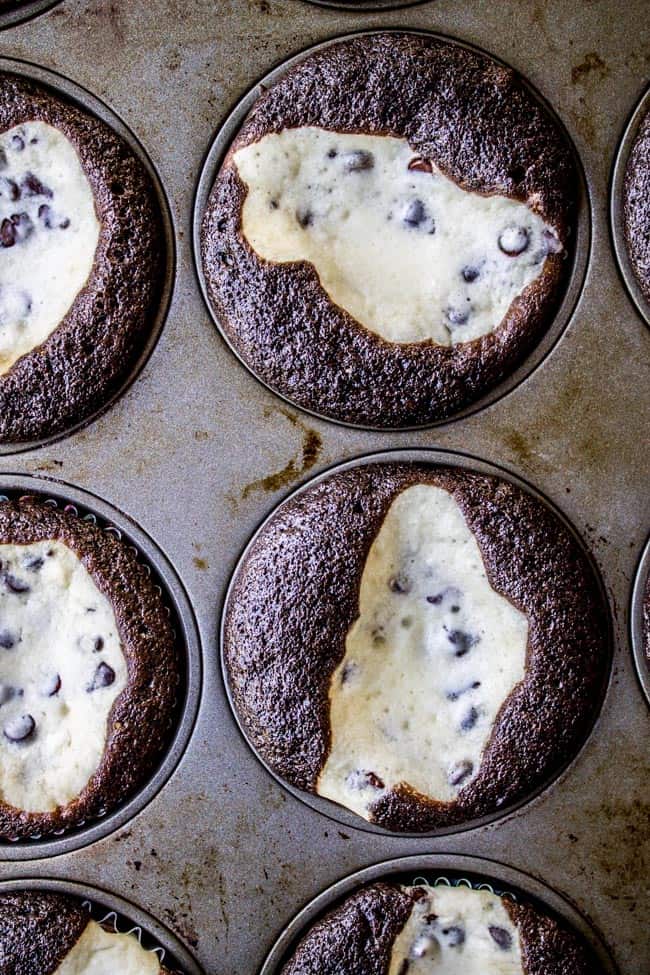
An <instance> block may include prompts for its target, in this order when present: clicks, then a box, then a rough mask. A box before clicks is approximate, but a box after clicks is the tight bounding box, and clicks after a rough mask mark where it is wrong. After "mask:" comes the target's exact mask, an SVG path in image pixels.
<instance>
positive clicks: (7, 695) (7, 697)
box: [0, 684, 23, 707]
mask: <svg viewBox="0 0 650 975" xmlns="http://www.w3.org/2000/svg"><path fill="white" fill-rule="evenodd" d="M22 696H23V692H22V690H19V689H18V688H17V687H12V686H11V684H0V707H1V706H2V705H3V704H7V702H8V701H13V699H14V698H15V697H22Z"/></svg>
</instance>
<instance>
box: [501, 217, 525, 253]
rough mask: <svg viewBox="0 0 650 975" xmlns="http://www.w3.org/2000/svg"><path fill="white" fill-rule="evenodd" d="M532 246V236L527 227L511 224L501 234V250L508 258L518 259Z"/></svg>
mask: <svg viewBox="0 0 650 975" xmlns="http://www.w3.org/2000/svg"><path fill="white" fill-rule="evenodd" d="M529 244H530V234H529V233H528V231H527V230H526V228H525V227H516V226H515V225H514V224H511V225H510V226H509V227H506V228H505V229H504V230H502V231H501V233H500V234H499V250H501V251H503V253H504V254H507V255H508V257H517V256H518V255H519V254H523V252H524V251H525V250H527V249H528V246H529Z"/></svg>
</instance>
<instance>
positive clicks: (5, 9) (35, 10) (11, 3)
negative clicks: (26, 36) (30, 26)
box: [0, 0, 61, 30]
mask: <svg viewBox="0 0 650 975" xmlns="http://www.w3.org/2000/svg"><path fill="white" fill-rule="evenodd" d="M59 3H61V0H0V30H3V29H4V28H6V27H15V26H17V25H18V24H22V23H23V22H24V21H26V20H31V19H32V18H33V17H38V15H39V14H44V13H46V11H48V10H50V9H51V8H52V7H56V5H57V4H59Z"/></svg>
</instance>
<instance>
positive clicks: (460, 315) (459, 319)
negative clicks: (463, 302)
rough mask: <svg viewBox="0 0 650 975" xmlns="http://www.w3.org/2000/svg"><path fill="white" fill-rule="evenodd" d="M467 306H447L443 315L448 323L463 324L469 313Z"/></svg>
mask: <svg viewBox="0 0 650 975" xmlns="http://www.w3.org/2000/svg"><path fill="white" fill-rule="evenodd" d="M470 310H471V309H469V308H447V310H446V311H445V315H446V316H447V321H448V322H449V324H450V325H454V326H458V325H465V324H466V323H467V321H468V319H469V315H470Z"/></svg>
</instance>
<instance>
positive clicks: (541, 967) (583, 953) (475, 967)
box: [282, 883, 601, 975]
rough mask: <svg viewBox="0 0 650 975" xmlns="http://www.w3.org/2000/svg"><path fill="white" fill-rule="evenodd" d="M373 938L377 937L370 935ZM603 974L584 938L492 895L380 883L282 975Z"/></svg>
mask: <svg viewBox="0 0 650 975" xmlns="http://www.w3.org/2000/svg"><path fill="white" fill-rule="evenodd" d="M369 932H370V936H369ZM342 971H345V972H346V973H347V975H429V973H431V975H435V973H437V972H440V973H441V975H442V973H444V975H598V973H599V972H600V971H601V969H600V966H599V965H598V964H597V962H595V959H594V958H593V957H592V953H591V951H590V949H589V948H588V947H587V945H586V944H584V943H583V941H582V939H581V938H580V937H579V936H578V935H577V934H576V933H575V932H574V931H572V930H570V929H569V928H568V927H565V926H564V925H563V924H562V923H561V922H560V921H557V920H555V919H554V918H552V917H550V916H549V915H547V914H546V913H544V912H543V910H541V909H540V908H538V907H536V906H533V905H532V904H529V903H527V902H525V901H523V900H519V899H518V900H517V901H515V900H513V899H512V898H509V897H507V896H503V897H501V896H499V895H497V894H494V893H492V892H491V891H489V890H474V889H472V888H470V887H464V886H458V887H453V886H446V885H445V886H443V885H441V886H436V887H430V886H428V885H426V884H418V885H416V886H413V887H410V886H402V885H397V884H395V885H394V884H389V883H376V884H372V885H371V886H369V887H366V888H364V889H362V890H360V891H358V892H357V893H355V894H352V895H351V896H350V897H348V898H347V899H346V900H345V901H343V903H342V904H340V905H339V906H338V907H336V908H335V909H334V910H333V911H331V912H330V913H329V914H328V915H326V917H325V918H323V919H322V920H321V921H319V922H318V923H316V924H315V925H314V926H313V927H312V928H311V930H310V931H309V932H308V933H307V934H306V935H305V937H304V938H303V939H302V941H301V942H300V943H299V945H298V946H297V947H296V949H295V950H294V952H293V953H292V955H291V957H290V958H289V960H288V961H287V962H286V964H285V965H284V967H283V968H282V975H316V973H318V975H335V973H338V972H342Z"/></svg>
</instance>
